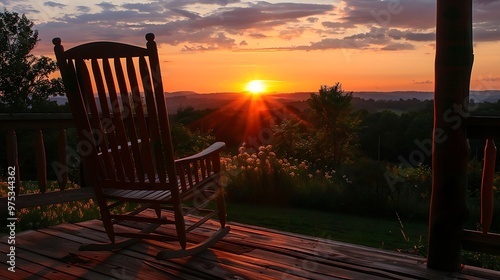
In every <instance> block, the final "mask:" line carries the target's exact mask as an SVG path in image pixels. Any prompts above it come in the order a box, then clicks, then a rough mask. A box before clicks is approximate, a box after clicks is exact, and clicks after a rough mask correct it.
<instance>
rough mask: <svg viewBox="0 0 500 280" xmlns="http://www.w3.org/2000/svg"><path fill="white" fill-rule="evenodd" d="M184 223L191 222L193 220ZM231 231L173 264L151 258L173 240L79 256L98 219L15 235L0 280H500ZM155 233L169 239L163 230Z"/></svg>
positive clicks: (304, 239) (195, 238) (321, 242)
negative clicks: (10, 260) (12, 255)
mask: <svg viewBox="0 0 500 280" xmlns="http://www.w3.org/2000/svg"><path fill="white" fill-rule="evenodd" d="M145 214H146V215H154V212H153V211H151V212H146V213H145ZM166 214H167V216H168V215H170V214H169V213H166ZM186 220H187V224H190V223H194V222H195V221H196V218H195V217H187V219H186ZM229 225H230V226H231V232H230V233H229V234H228V235H227V236H226V237H224V239H222V240H221V241H219V242H218V243H217V244H216V245H215V246H213V247H212V248H210V249H208V250H207V251H204V252H202V253H200V254H198V255H196V256H191V257H184V258H179V259H171V260H156V259H155V256H156V254H157V253H158V252H159V251H160V250H164V249H176V248H178V246H179V245H178V243H177V242H176V241H169V242H159V241H154V240H148V241H143V242H138V243H136V244H134V245H132V246H130V247H128V248H126V249H122V250H118V251H114V252H84V251H79V250H78V248H79V246H80V245H81V244H85V243H93V242H107V241H108V238H107V235H106V233H105V232H104V229H103V226H102V223H101V222H100V221H99V220H91V221H85V222H81V223H77V224H61V225H57V226H53V227H49V228H45V229H40V230H34V231H26V232H23V233H18V234H17V236H16V273H12V272H9V271H8V270H7V265H6V254H7V248H8V246H7V238H6V237H3V238H1V240H0V253H1V256H0V261H1V262H2V264H1V265H0V269H1V271H0V278H1V279H113V278H114V279H145V280H150V279H190V280H191V279H204V280H206V279H462V280H479V279H500V272H496V271H491V270H485V269H479V268H475V267H465V268H464V270H463V271H462V272H460V273H444V272H439V271H434V270H430V269H427V268H426V266H425V259H423V258H421V257H420V256H414V255H408V254H402V253H398V252H392V251H386V250H379V249H374V248H368V247H365V246H360V245H354V244H347V243H342V242H336V241H332V240H327V239H321V238H315V237H310V236H305V235H300V234H293V233H287V232H280V231H277V230H272V229H266V228H261V227H256V226H249V225H243V224H238V223H229ZM218 226H219V224H218V222H217V221H215V220H210V221H208V222H207V223H206V224H204V225H203V226H202V227H200V228H197V229H195V230H194V231H193V232H192V233H191V234H189V235H188V240H187V241H188V246H189V245H193V244H196V243H197V242H200V241H202V240H203V239H204V238H206V237H208V236H209V235H210V234H211V233H213V232H214V231H215V230H216V229H217V228H218ZM135 227H138V225H135V224H122V225H118V228H120V229H122V230H133V229H134V228H135ZM156 232H157V233H161V234H168V235H173V234H175V231H174V230H173V229H172V228H171V227H170V226H169V225H163V226H161V227H160V228H158V229H157V230H156ZM118 239H120V238H119V237H118Z"/></svg>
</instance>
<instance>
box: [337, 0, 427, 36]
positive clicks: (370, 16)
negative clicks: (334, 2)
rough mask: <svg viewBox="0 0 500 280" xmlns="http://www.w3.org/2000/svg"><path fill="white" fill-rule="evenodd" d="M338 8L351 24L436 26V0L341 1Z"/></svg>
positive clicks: (392, 26)
mask: <svg viewBox="0 0 500 280" xmlns="http://www.w3.org/2000/svg"><path fill="white" fill-rule="evenodd" d="M341 2H342V5H340V7H342V8H339V9H338V10H337V12H339V13H340V14H341V20H342V21H344V22H349V23H351V24H357V25H358V24H361V25H368V26H373V25H377V26H379V27H390V28H413V29H428V28H434V27H435V24H436V19H435V15H436V1H434V0H432V1H431V0H419V1H413V0H398V1H373V0H349V1H341Z"/></svg>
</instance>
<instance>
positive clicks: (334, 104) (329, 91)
mask: <svg viewBox="0 0 500 280" xmlns="http://www.w3.org/2000/svg"><path fill="white" fill-rule="evenodd" d="M351 100H352V93H346V92H344V91H343V90H342V85H341V84H340V83H336V84H335V85H334V86H331V87H328V86H321V88H320V90H319V93H318V94H314V93H313V94H311V98H310V99H309V100H308V104H309V107H310V108H311V124H312V126H313V128H314V134H315V136H314V138H313V139H314V140H315V147H314V151H316V152H317V153H318V155H317V156H318V157H317V158H318V159H320V160H323V161H325V162H324V163H325V164H328V165H333V167H338V166H339V165H341V164H342V163H343V162H345V161H347V160H348V159H349V158H350V157H351V156H352V155H353V152H354V149H355V145H354V142H355V141H354V140H355V131H356V129H357V127H358V126H359V124H360V118H359V116H358V115H356V114H355V113H354V111H353V107H352V103H351Z"/></svg>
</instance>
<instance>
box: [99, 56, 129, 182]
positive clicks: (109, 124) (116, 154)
mask: <svg viewBox="0 0 500 280" xmlns="http://www.w3.org/2000/svg"><path fill="white" fill-rule="evenodd" d="M91 61H92V63H91V64H92V72H93V76H94V81H95V83H96V88H97V96H96V98H98V99H99V100H98V101H99V104H100V109H101V113H102V117H99V114H97V115H94V116H93V118H96V119H98V120H100V121H101V123H102V126H103V128H104V141H103V142H104V143H106V144H107V148H108V149H109V150H111V153H112V156H113V163H114V165H113V166H111V170H107V171H108V172H110V173H116V177H117V179H118V180H119V181H125V171H124V170H123V161H122V159H121V156H120V150H119V148H118V141H117V139H116V135H115V131H116V126H115V124H114V122H113V117H112V115H111V112H110V107H111V105H110V104H109V102H108V97H109V93H108V92H107V91H106V88H105V84H104V80H103V77H102V69H101V67H100V65H99V62H98V61H97V59H95V58H94V59H92V60H91ZM107 86H108V87H109V86H110V85H107ZM108 89H109V88H108Z"/></svg>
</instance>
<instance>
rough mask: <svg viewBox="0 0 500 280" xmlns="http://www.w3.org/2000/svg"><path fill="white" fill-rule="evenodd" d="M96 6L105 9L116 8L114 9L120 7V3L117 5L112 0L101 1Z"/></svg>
mask: <svg viewBox="0 0 500 280" xmlns="http://www.w3.org/2000/svg"><path fill="white" fill-rule="evenodd" d="M96 6H99V7H101V8H102V9H103V10H105V11H107V10H114V9H116V7H118V5H115V4H113V3H110V2H101V3H99V4H96Z"/></svg>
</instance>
